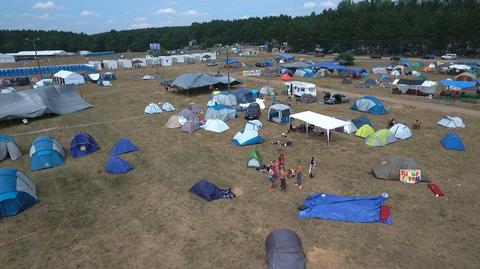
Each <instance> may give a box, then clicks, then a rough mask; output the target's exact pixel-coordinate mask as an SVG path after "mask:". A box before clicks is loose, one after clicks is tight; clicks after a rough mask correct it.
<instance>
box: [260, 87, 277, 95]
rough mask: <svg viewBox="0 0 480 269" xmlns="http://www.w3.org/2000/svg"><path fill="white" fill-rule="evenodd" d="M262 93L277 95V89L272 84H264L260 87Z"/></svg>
mask: <svg viewBox="0 0 480 269" xmlns="http://www.w3.org/2000/svg"><path fill="white" fill-rule="evenodd" d="M260 94H262V95H275V89H274V88H272V87H270V86H263V87H262V88H261V89H260Z"/></svg>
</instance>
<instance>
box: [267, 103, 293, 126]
mask: <svg viewBox="0 0 480 269" xmlns="http://www.w3.org/2000/svg"><path fill="white" fill-rule="evenodd" d="M290 115H292V110H291V109H290V107H289V106H287V105H284V104H275V105H273V106H271V107H270V108H269V109H268V116H267V118H268V120H269V121H273V122H276V123H282V124H283V123H289V122H290Z"/></svg>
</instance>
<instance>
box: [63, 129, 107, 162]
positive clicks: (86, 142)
mask: <svg viewBox="0 0 480 269" xmlns="http://www.w3.org/2000/svg"><path fill="white" fill-rule="evenodd" d="M98 150H100V146H99V145H98V143H97V141H96V140H95V138H93V137H92V136H91V135H89V134H87V133H82V132H80V133H78V134H76V135H75V136H74V137H73V138H72V141H70V153H71V154H72V156H73V158H78V157H83V156H87V155H90V154H92V153H95V152H97V151H98Z"/></svg>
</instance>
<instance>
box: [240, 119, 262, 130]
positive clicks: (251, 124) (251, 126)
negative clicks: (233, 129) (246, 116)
mask: <svg viewBox="0 0 480 269" xmlns="http://www.w3.org/2000/svg"><path fill="white" fill-rule="evenodd" d="M262 127H263V124H262V122H261V121H259V120H249V121H247V123H245V128H244V131H257V132H258V131H260V130H261V129H262Z"/></svg>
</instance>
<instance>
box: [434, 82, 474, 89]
mask: <svg viewBox="0 0 480 269" xmlns="http://www.w3.org/2000/svg"><path fill="white" fill-rule="evenodd" d="M439 83H440V84H442V85H443V86H452V87H456V88H460V89H469V88H474V87H475V86H477V81H457V80H442V81H440V82H439Z"/></svg>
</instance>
